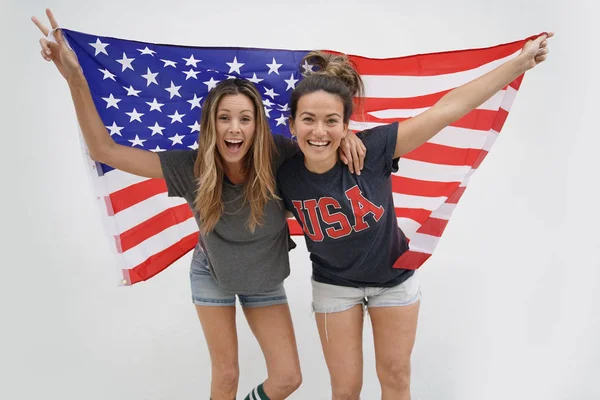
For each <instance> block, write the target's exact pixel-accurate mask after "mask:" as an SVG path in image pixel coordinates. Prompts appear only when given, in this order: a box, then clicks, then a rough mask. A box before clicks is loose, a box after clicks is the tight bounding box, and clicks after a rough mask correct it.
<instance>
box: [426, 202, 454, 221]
mask: <svg viewBox="0 0 600 400" xmlns="http://www.w3.org/2000/svg"><path fill="white" fill-rule="evenodd" d="M455 209H456V204H450V203H444V204H442V205H441V206H439V207H438V208H437V209H435V210H433V211H432V212H431V215H430V217H431V218H437V219H446V220H449V219H450V217H451V216H452V213H453V212H454V210H455Z"/></svg>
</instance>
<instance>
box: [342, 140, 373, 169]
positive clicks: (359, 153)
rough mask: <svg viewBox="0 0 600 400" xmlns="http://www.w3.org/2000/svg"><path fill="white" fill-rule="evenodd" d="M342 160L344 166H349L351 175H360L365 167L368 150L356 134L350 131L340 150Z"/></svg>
mask: <svg viewBox="0 0 600 400" xmlns="http://www.w3.org/2000/svg"><path fill="white" fill-rule="evenodd" d="M339 153H340V159H341V160H342V162H343V163H344V164H346V165H347V166H348V169H349V170H350V172H351V173H353V174H354V173H355V174H356V175H360V171H362V169H363V167H364V165H365V155H366V154H367V148H366V147H365V145H364V144H363V142H362V140H360V139H359V138H358V137H356V135H355V134H354V132H352V131H348V134H347V135H346V137H345V138H344V139H342V142H341V143H340V148H339Z"/></svg>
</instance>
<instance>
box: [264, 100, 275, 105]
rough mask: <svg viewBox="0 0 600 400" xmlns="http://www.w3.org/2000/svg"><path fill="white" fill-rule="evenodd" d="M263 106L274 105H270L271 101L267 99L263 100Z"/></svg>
mask: <svg viewBox="0 0 600 400" xmlns="http://www.w3.org/2000/svg"><path fill="white" fill-rule="evenodd" d="M263 105H265V106H267V107H273V106H274V105H275V103H272V102H271V100H269V99H264V100H263Z"/></svg>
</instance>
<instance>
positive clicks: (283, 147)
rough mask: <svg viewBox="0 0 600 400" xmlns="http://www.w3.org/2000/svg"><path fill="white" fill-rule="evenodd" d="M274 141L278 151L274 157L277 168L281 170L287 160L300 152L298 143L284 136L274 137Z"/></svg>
mask: <svg viewBox="0 0 600 400" xmlns="http://www.w3.org/2000/svg"><path fill="white" fill-rule="evenodd" d="M273 140H274V141H275V147H276V149H277V153H276V154H274V155H273V159H274V164H275V166H276V167H277V168H279V167H280V166H281V164H283V163H284V161H285V160H289V159H290V158H292V157H293V156H294V155H295V154H296V153H298V152H299V151H300V147H298V143H296V142H294V141H293V140H291V139H289V138H287V137H285V136H283V135H273Z"/></svg>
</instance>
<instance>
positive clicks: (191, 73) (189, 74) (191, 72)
mask: <svg viewBox="0 0 600 400" xmlns="http://www.w3.org/2000/svg"><path fill="white" fill-rule="evenodd" d="M181 72H183V73H184V74H185V80H186V81H187V80H188V79H190V78H194V79H198V78H197V77H196V75H198V74H199V73H200V71H194V70H193V69H191V68H190V70H189V71H181Z"/></svg>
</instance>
